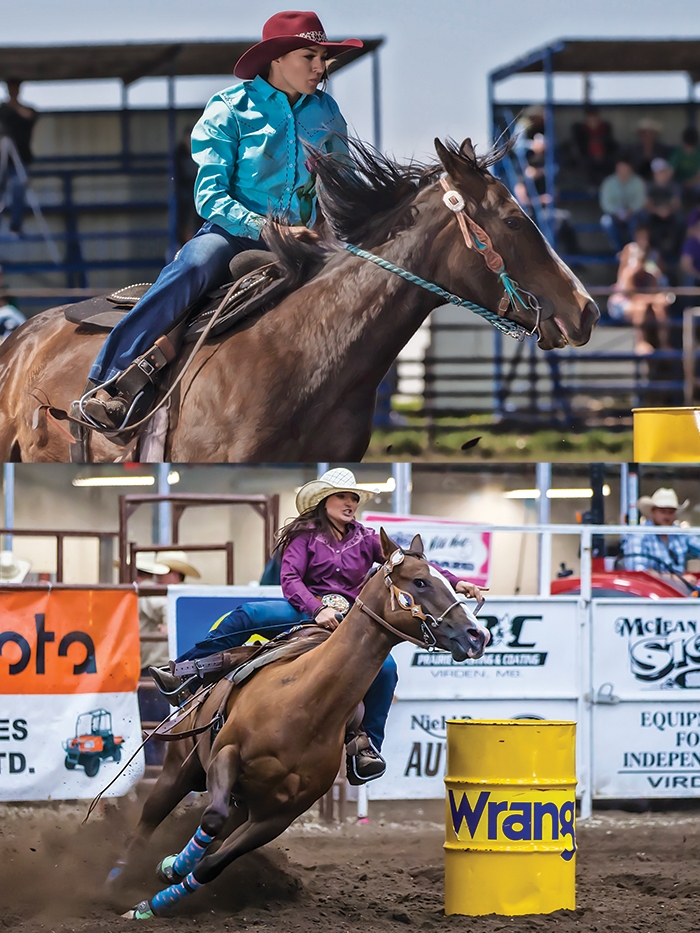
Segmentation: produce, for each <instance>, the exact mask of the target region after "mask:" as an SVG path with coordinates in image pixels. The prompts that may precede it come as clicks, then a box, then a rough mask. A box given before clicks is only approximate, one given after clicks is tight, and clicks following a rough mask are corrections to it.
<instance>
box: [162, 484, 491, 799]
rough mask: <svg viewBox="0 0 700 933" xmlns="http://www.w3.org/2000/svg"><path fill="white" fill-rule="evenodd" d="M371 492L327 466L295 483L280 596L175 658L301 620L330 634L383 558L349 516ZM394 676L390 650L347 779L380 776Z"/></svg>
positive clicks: (221, 623) (238, 615)
mask: <svg viewBox="0 0 700 933" xmlns="http://www.w3.org/2000/svg"><path fill="white" fill-rule="evenodd" d="M371 497H372V493H371V492H368V491H367V490H365V489H362V487H360V486H358V485H357V481H356V480H355V476H354V475H353V473H352V472H351V471H350V470H346V469H342V468H338V469H333V470H328V471H327V472H326V473H324V474H323V476H321V477H320V478H319V479H315V480H312V481H311V482H309V483H306V484H305V485H304V486H302V487H301V489H300V490H299V492H298V493H297V497H296V506H297V511H298V512H299V514H298V516H297V517H296V518H295V519H293V520H292V521H291V522H289V523H288V524H287V525H286V526H285V527H284V528H283V529H282V531H281V533H280V535H279V537H278V543H277V549H279V550H280V551H281V553H282V567H281V585H282V592H283V594H284V597H285V598H284V599H269V600H258V601H256V602H252V603H245V604H244V605H242V606H239V607H238V608H236V609H234V610H233V611H232V612H229V613H228V614H227V615H225V616H223V617H222V618H221V619H219V620H218V621H217V622H216V623H215V624H214V625H213V626H212V628H211V630H210V632H209V634H208V635H207V637H206V639H204V641H201V642H199V643H198V644H196V645H195V646H194V647H193V648H191V649H190V650H189V651H187V652H185V653H184V654H183V655H181V656H180V658H178V661H183V660H193V659H196V658H204V657H207V656H208V655H211V654H214V653H216V652H217V651H222V650H224V649H226V648H233V647H237V646H238V645H242V644H244V643H245V642H246V641H247V639H248V638H249V637H250V636H251V635H253V634H258V635H260V634H262V635H264V636H265V637H266V638H273V637H274V636H275V635H279V634H281V633H282V632H286V631H288V630H289V629H290V628H292V627H293V626H294V625H298V624H299V623H301V622H306V623H310V622H315V623H316V624H317V625H320V626H322V627H323V628H327V629H330V630H331V631H333V629H335V628H337V626H338V624H339V622H338V617H339V616H341V617H342V616H344V615H345V614H346V613H347V612H348V611H349V609H350V606H351V604H352V603H353V602H354V601H355V599H356V598H357V596H358V595H359V592H360V590H361V589H362V586H363V584H364V581H365V578H366V576H367V574H368V572H369V571H370V569H371V568H372V566H373V564H375V563H380V564H381V563H384V555H383V553H382V547H381V543H380V540H379V535H378V534H377V533H376V532H375V531H374V530H373V529H371V528H367V527H365V526H364V525H362V524H361V523H360V522H358V521H356V520H355V513H356V511H357V508H358V506H359V505H360V503H362V502H366V501H367V500H368V499H370V498H371ZM437 569H439V568H437ZM441 572H442V573H443V574H444V576H445V577H446V578H447V579H448V580H449V581H450V583H451V584H452V585H453V586H454V587H455V589H456V590H457V591H458V592H460V593H464V594H465V595H468V596H474V597H475V596H478V595H479V589H478V587H475V586H474V585H473V584H471V583H466V582H465V581H460V580H458V579H457V577H455V576H454V575H453V574H451V573H449V572H448V571H444V570H443V571H441ZM152 673H153V675H154V678H155V680H156V683H158V684H159V686H161V687H162V688H164V689H165V690H167V691H168V692H172V691H173V690H177V687H178V686H179V684H180V679H179V678H174V680H171V679H169V678H173V675H172V674H169V672H164V671H152ZM397 680H398V675H397V672H396V662H395V661H394V659H393V658H392V657H391V655H389V657H388V658H387V659H386V661H385V662H384V665H383V666H382V669H381V671H380V672H379V674H378V675H377V677H376V679H375V681H374V683H373V684H372V686H371V687H370V688H369V690H368V692H367V694H366V696H365V698H364V704H365V717H364V722H363V727H364V730H365V732H366V734H367V736H369V739H370V742H371V744H370V745H369V747H368V748H366V749H363V750H362V751H360V752H358V753H357V755H354V756H351V757H350V759H349V761H348V776H349V777H350V779H351V780H352V781H353V783H361V782H363V781H367V780H373V779H375V778H378V777H381V775H382V774H383V773H384V771H385V769H386V763H385V762H384V759H383V758H382V757H381V756H380V755H379V752H380V750H381V747H382V742H383V740H384V730H385V726H386V719H387V716H388V714H389V708H390V706H391V702H392V699H393V696H394V689H395V687H396V682H397Z"/></svg>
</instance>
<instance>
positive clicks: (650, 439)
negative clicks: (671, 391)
mask: <svg viewBox="0 0 700 933" xmlns="http://www.w3.org/2000/svg"><path fill="white" fill-rule="evenodd" d="M632 415H633V417H634V459H635V462H637V463H697V462H698V460H700V408H633V409H632Z"/></svg>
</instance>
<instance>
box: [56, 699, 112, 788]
mask: <svg viewBox="0 0 700 933" xmlns="http://www.w3.org/2000/svg"><path fill="white" fill-rule="evenodd" d="M123 742H124V739H123V738H122V737H121V736H120V735H114V734H113V732H112V714H111V713H110V712H109V711H108V710H106V709H92V710H90V711H89V712H88V713H81V714H80V716H78V719H77V721H76V723H75V736H74V737H73V738H72V739H68V740H67V741H66V742H65V743H64V745H63V747H64V748H65V750H66V768H68V770H69V771H72V770H73V769H74V768H75V766H76V765H80V766H81V767H82V768H85V773H86V774H87V776H88V777H95V775H96V774H97V772H98V771H99V770H100V762H101V761H102V760H103V759H104V758H112V759H113V760H114V761H120V760H121V757H122V749H121V746H122V743H123Z"/></svg>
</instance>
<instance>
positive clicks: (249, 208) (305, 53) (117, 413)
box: [82, 10, 362, 428]
mask: <svg viewBox="0 0 700 933" xmlns="http://www.w3.org/2000/svg"><path fill="white" fill-rule="evenodd" d="M361 47H362V42H361V41H360V40H359V39H345V40H343V41H342V42H330V41H329V40H328V38H327V36H326V33H325V30H324V28H323V26H322V24H321V21H320V19H319V18H318V16H317V15H316V14H315V13H311V12H301V11H299V10H288V11H286V12H282V13H276V14H275V15H274V16H272V17H270V19H268V21H267V22H266V23H265V25H264V26H263V31H262V42H258V43H257V44H256V45H254V46H252V48H250V49H248V51H247V52H245V53H244V54H243V55H242V56H241V58H240V59H239V60H238V62H237V63H236V66H235V68H234V69H233V72H234V74H235V75H236V77H237V78H241V79H242V80H243V83H242V84H237V85H235V86H233V87H230V88H227V89H226V90H224V91H221V92H220V93H219V94H215V95H214V97H212V99H211V100H210V101H209V103H208V104H207V106H206V108H205V110H204V113H203V114H202V116H201V118H200V119H199V120H198V121H197V124H196V125H195V127H194V129H193V131H192V158H193V159H194V161H195V162H196V163H197V164H198V166H199V170H198V172H197V180H196V182H195V195H194V196H195V205H196V208H197V212H198V213H199V214H200V215H201V216H202V217H203V218H204V221H205V222H204V226H203V227H202V228H201V229H200V230H199V231H198V232H197V233H196V234H195V235H194V236H193V237H192V239H191V240H189V241H188V242H187V243H185V245H184V246H183V247H182V249H181V250H180V252H179V253H178V254H177V256H176V257H175V258H174V259H173V261H172V262H171V263H170V264H169V265H168V266H166V267H165V268H164V269H163V270H162V272H161V273H160V275H159V276H158V280H157V281H156V283H155V284H154V285H152V286H151V288H149V290H148V291H147V292H146V294H145V295H144V296H143V297H142V298H141V300H140V301H138V302H137V304H136V305H134V307H133V309H132V310H131V311H130V312H129V313H128V314H126V315H125V316H124V317H123V318H122V320H121V321H120V322H119V324H117V326H116V327H115V328H114V330H112V331H111V333H110V334H109V336H108V337H107V340H106V341H105V343H104V345H103V347H102V349H101V350H100V352H99V354H98V356H97V359H96V360H95V362H94V364H93V366H92V368H91V370H90V383H89V385H88V388H87V390H86V397H85V399H84V401H83V405H82V411H83V412H84V413H85V415H86V416H87V417H88V418H89V419H91V421H92V422H93V423H94V424H97V425H101V426H103V427H108V428H119V427H121V425H122V424H123V422H124V421H125V419H126V417H127V413H128V411H129V409H130V406H131V403H132V402H133V400H134V398H135V397H136V395H137V394H138V392H139V391H140V389H141V388H143V386H144V385H145V383H144V382H143V379H142V377H141V376H140V375H139V373H140V372H141V371H140V370H139V368H138V366H137V362H136V361H137V360H138V358H139V357H140V356H142V355H143V354H145V353H146V352H147V351H148V350H149V349H150V348H151V347H152V346H153V345H154V344H155V342H156V340H157V339H158V338H159V337H161V335H163V334H165V333H166V332H167V331H169V330H170V329H171V327H172V326H173V325H174V324H175V322H176V321H178V320H179V319H180V318H181V317H182V315H183V314H184V313H185V311H186V310H187V308H188V307H190V306H191V305H192V304H193V303H194V302H195V301H197V300H198V299H199V298H201V297H202V295H204V294H205V293H206V292H207V291H208V290H209V289H210V288H215V287H217V286H219V285H222V284H223V283H224V282H225V281H226V277H227V275H228V270H229V263H230V262H231V260H232V259H233V257H234V256H236V255H237V254H238V253H241V252H243V251H245V250H249V249H261V248H262V249H265V248H267V247H266V244H265V242H264V239H265V226H266V224H267V222H268V217H269V216H271V215H272V216H275V217H278V218H283V221H282V222H286V223H288V224H289V225H290V226H289V229H290V231H291V232H292V233H293V234H294V235H296V236H301V237H304V238H306V239H308V238H310V237H312V236H313V234H312V233H310V231H309V230H308V229H307V228H308V227H309V226H310V225H311V224H312V223H313V221H314V218H315V196H316V189H315V175H314V174H313V170H312V167H311V165H310V163H309V153H308V149H309V148H311V149H314V150H321V151H324V152H338V153H346V152H347V142H346V138H345V137H346V136H347V124H346V122H345V120H344V118H343V116H342V114H341V112H340V109H339V108H338V105H337V103H336V102H335V101H334V100H333V98H332V97H331V96H330V94H327V93H326V92H325V91H324V90H322V88H323V86H324V84H325V80H326V78H327V65H328V62H329V60H330V58H331V57H337V56H338V55H341V54H342V53H344V52H348V51H350V50H351V49H357V48H361ZM261 237H262V242H261ZM120 377H123V378H120Z"/></svg>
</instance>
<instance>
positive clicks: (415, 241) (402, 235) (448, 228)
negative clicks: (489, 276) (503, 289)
mask: <svg viewBox="0 0 700 933" xmlns="http://www.w3.org/2000/svg"><path fill="white" fill-rule="evenodd" d="M410 210H412V211H413V212H414V223H413V225H412V226H410V227H408V228H406V229H404V230H400V231H399V232H398V233H396V234H392V235H391V236H388V237H387V238H386V240H385V241H384V242H383V243H380V244H378V245H376V246H374V247H373V248H372V252H374V253H375V254H376V255H379V256H381V257H382V258H384V259H388V260H389V261H391V262H393V263H394V264H395V265H397V266H400V267H402V268H403V269H406V270H407V271H409V272H412V273H414V274H416V275H419V276H420V277H421V278H425V279H427V280H429V281H433V282H437V283H439V284H442V285H443V286H444V284H445V282H446V281H449V276H448V274H447V270H448V266H449V264H450V259H451V255H452V253H453V251H455V250H459V251H460V257H459V262H460V263H461V264H462V266H464V265H468V264H470V263H471V264H473V266H474V273H475V276H476V275H478V273H479V272H480V271H481V270H480V268H479V265H478V261H477V262H476V263H475V262H474V257H473V256H472V255H471V254H472V253H473V252H474V251H473V250H468V249H466V247H465V246H464V244H463V243H462V242H461V237H460V234H459V229H458V227H457V224H456V223H455V221H454V220H453V219H452V218H451V215H450V214H449V212H448V211H447V209H446V208H444V207H443V205H442V204H436V203H435V201H434V197H431V196H430V192H429V190H428V189H426V190H425V191H423V192H421V193H420V194H419V195H418V196H417V198H416V199H415V201H414V202H413V204H412V205H411V208H410ZM458 238H459V239H458ZM358 245H360V246H361V245H362V244H361V243H360V244H358ZM462 254H463V255H462ZM296 294H297V295H298V296H299V299H298V300H297V302H296V305H295V307H290V308H288V309H283V307H282V306H280V311H283V310H285V311H286V310H289V311H291V312H292V313H291V314H284V313H281V314H280V316H279V318H278V319H277V320H276V322H275V323H276V324H278V325H279V328H280V329H279V332H278V333H279V334H280V337H279V338H278V339H284V340H285V341H286V340H288V339H290V338H289V333H293V334H294V338H293V339H294V342H295V344H298V342H299V338H300V334H301V333H303V332H304V329H305V328H309V329H313V337H312V338H311V339H312V340H313V339H314V338H315V339H317V337H318V334H319V332H323V333H325V334H327V335H328V336H327V337H326V339H325V342H324V347H323V351H322V352H317V354H316V359H317V360H318V361H319V370H318V371H317V377H318V379H319V381H321V382H322V381H323V379H324V373H328V374H332V375H333V379H334V381H337V380H338V379H341V381H342V380H343V378H346V379H347V382H348V383H349V384H356V383H357V380H358V378H359V377H360V376H361V377H362V379H363V381H366V380H367V377H368V375H369V374H371V373H374V374H376V383H377V384H378V383H379V380H380V379H381V377H382V376H383V375H384V372H385V371H386V369H387V368H388V366H389V365H390V364H391V363H392V362H393V360H394V359H396V357H397V355H398V353H399V351H400V350H401V349H402V348H403V347H404V346H405V345H406V343H407V341H408V340H409V338H410V337H411V336H412V335H413V334H414V333H415V332H416V331H417V330H418V328H419V327H420V325H421V324H422V322H423V321H424V320H425V318H426V317H427V316H428V314H429V313H430V312H431V311H432V310H433V309H434V308H436V307H437V306H438V305H440V304H443V303H444V299H442V298H440V297H439V296H437V295H436V294H434V293H433V292H430V291H427V290H426V289H424V288H421V287H420V286H418V285H416V284H414V283H412V282H408V281H406V280H405V279H403V278H401V277H400V276H398V275H396V274H394V273H392V272H389V271H387V270H386V269H383V268H380V267H378V266H377V265H375V264H374V263H372V262H369V261H368V260H364V259H361V258H359V257H356V256H353V255H349V254H344V255H342V256H341V257H338V258H336V259H334V260H332V261H331V263H330V264H329V266H328V267H327V269H326V271H325V272H323V273H321V274H320V275H319V276H317V277H316V278H315V279H313V280H312V281H311V282H310V283H308V284H307V285H306V286H305V287H304V288H302V289H301V290H300V291H299V292H298V293H296ZM349 296H351V297H349ZM294 297H295V296H292V297H291V301H292V302H294ZM465 297H469V296H465ZM309 307H314V308H316V309H318V312H319V314H322V315H323V316H324V317H325V320H324V321H323V327H322V328H321V327H320V326H319V321H318V318H310V316H309V314H308V308H309ZM285 330H286V331H287V335H286V336H284V337H282V336H281V333H282V331H285ZM368 381H371V380H368Z"/></svg>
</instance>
